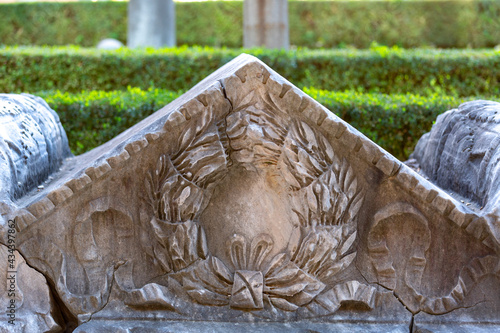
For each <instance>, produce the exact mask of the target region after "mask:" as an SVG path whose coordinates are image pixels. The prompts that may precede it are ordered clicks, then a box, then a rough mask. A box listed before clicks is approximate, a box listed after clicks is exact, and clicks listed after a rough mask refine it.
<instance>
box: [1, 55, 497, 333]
mask: <svg viewBox="0 0 500 333" xmlns="http://www.w3.org/2000/svg"><path fill="white" fill-rule="evenodd" d="M210 80H211V81H210ZM210 80H209V82H208V81H205V82H202V83H200V85H198V86H197V87H195V88H193V90H192V91H190V92H188V93H187V94H186V95H185V96H184V97H181V98H180V99H179V100H178V101H175V102H173V103H172V104H171V105H170V106H167V107H166V108H164V109H162V110H160V111H158V112H157V113H156V114H155V115H153V116H151V117H150V118H148V119H146V120H145V121H143V122H142V123H140V124H138V125H137V126H135V127H133V128H131V129H130V130H128V131H126V132H125V133H123V134H121V135H120V136H119V137H117V138H115V139H114V140H112V141H111V142H109V143H108V144H106V145H105V146H102V147H98V148H96V149H95V150H94V151H92V152H90V153H89V154H87V155H83V156H78V157H75V158H73V159H70V160H67V161H66V162H65V164H64V165H63V166H62V168H61V171H60V173H59V174H57V175H54V181H53V182H52V183H51V184H49V185H48V188H47V191H46V192H43V193H34V194H32V195H31V196H30V197H26V198H23V199H22V200H19V201H17V202H16V206H11V207H10V208H9V212H14V213H12V214H11V213H9V214H11V215H8V214H7V213H5V216H7V217H9V218H15V219H16V221H17V224H18V228H17V232H18V236H19V238H18V248H19V249H20V251H21V253H22V254H23V255H24V257H25V258H26V260H27V262H28V263H30V265H32V266H33V267H35V268H36V269H37V270H38V271H39V272H41V273H42V274H43V275H45V277H46V278H47V281H48V284H49V285H50V287H51V289H52V293H53V294H54V295H57V297H58V299H59V300H60V302H59V304H60V305H59V311H60V312H61V316H62V317H63V320H60V321H61V322H60V323H58V324H59V325H61V327H64V326H66V327H73V328H76V329H75V331H76V332H101V331H112V329H114V328H116V327H120V328H121V329H123V330H134V329H135V330H147V331H152V332H164V331H168V330H173V331H186V330H200V331H203V330H205V331H210V330H213V331H225V330H231V328H228V327H226V326H225V325H227V323H228V322H237V323H238V324H241V325H243V326H241V327H242V329H243V330H256V331H259V330H261V331H262V330H263V331H270V330H283V326H280V325H285V323H287V324H286V325H291V326H290V327H291V328H290V329H291V330H296V331H300V330H303V329H311V330H316V331H331V330H344V331H348V330H358V331H360V330H362V331H372V332H380V331H393V332H400V331H401V332H405V331H408V330H411V331H413V332H416V331H418V330H427V331H433V330H438V328H439V327H441V326H442V325H445V326H447V327H449V329H448V330H447V331H450V332H451V331H453V330H454V329H456V328H457V327H462V326H463V325H472V326H471V327H472V328H473V329H478V330H479V329H484V328H485V327H494V328H498V327H500V322H499V320H500V318H499V316H498V312H497V311H496V310H495V309H498V310H499V311H500V299H498V297H496V296H495V295H497V294H498V292H500V261H499V256H498V253H499V248H500V247H499V242H498V238H496V236H495V232H494V230H493V229H492V228H491V226H492V225H497V224H498V219H497V220H494V221H491V220H489V224H488V223H482V222H480V221H482V220H481V219H482V215H481V212H480V210H479V209H477V208H478V207H475V206H474V207H472V206H471V207H470V206H469V205H466V204H462V203H461V202H460V197H458V196H456V195H455V194H452V195H450V194H449V193H446V192H445V191H443V190H441V189H440V188H439V187H437V186H436V185H433V184H432V183H430V182H428V181H427V180H425V179H424V178H423V177H422V176H420V175H419V174H418V173H416V172H414V171H412V170H411V169H410V168H408V167H407V166H405V165H404V164H402V163H401V162H399V161H397V160H396V159H395V158H393V157H392V156H391V155H389V154H388V153H386V152H385V151H383V150H382V149H381V148H379V147H378V146H376V145H375V144H374V143H372V142H371V141H369V140H368V139H367V138H365V137H364V136H363V135H362V134H360V133H359V132H357V131H356V130H355V129H353V128H352V127H350V126H349V125H347V124H345V123H344V122H343V121H342V120H340V119H338V118H336V117H335V116H333V115H332V114H331V113H329V112H328V111H326V110H325V109H324V108H323V107H322V106H320V105H319V104H318V103H316V102H315V101H313V100H312V99H311V98H309V97H308V96H306V95H305V94H303V93H302V92H301V91H300V90H298V89H296V88H294V87H293V86H292V85H290V84H289V83H288V82H287V81H286V80H284V79H283V78H281V77H279V76H278V75H277V74H276V73H274V72H273V71H272V70H271V69H269V68H268V67H266V66H265V65H264V64H262V63H261V62H259V61H258V60H255V59H254V58H252V57H249V56H241V57H239V58H237V59H236V60H234V61H233V62H232V63H230V64H228V65H227V66H226V67H225V68H223V69H221V70H220V72H217V73H216V74H214V76H212V77H211V79H210ZM490 169H491V168H490ZM454 313H458V314H459V315H456V316H454ZM200 321H202V322H206V323H207V324H206V326H203V325H202V326H196V325H198V324H197V322H200ZM471 323H472V324H471ZM276 325H277V326H276ZM304 325H305V326H304ZM440 325H441V326H440ZM287 327H288V326H287ZM439 329H440V328H439ZM445 331H446V330H445Z"/></svg>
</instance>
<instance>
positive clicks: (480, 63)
mask: <svg viewBox="0 0 500 333" xmlns="http://www.w3.org/2000/svg"><path fill="white" fill-rule="evenodd" d="M241 52H247V53H250V54H253V55H255V56H256V57H258V58H260V59H261V60H262V61H263V62H264V63H266V64H267V65H269V66H270V67H271V68H273V69H274V70H275V71H277V72H278V73H280V74H281V75H282V76H283V77H285V78H287V79H288V80H290V81H291V82H292V83H293V84H295V85H297V86H299V87H315V88H317V89H325V90H336V91H339V90H346V89H347V90H358V91H363V92H380V93H385V94H398V93H399V94H400V93H403V94H404V93H407V92H410V93H414V94H421V95H430V94H435V93H440V94H448V95H455V96H474V95H485V96H492V95H500V50H497V51H495V50H492V49H490V50H429V49H413V50H406V49H401V48H398V47H391V48H389V47H386V46H380V45H378V44H375V43H374V44H372V47H371V49H368V50H355V49H342V50H338V49H337V50H309V49H298V50H294V51H280V50H266V49H251V50H242V49H225V48H222V49H213V48H209V47H204V48H202V47H181V48H170V49H140V50H130V49H127V48H123V49H120V50H116V51H100V50H96V49H85V48H79V47H45V48H41V47H5V48H0V92H35V91H42V90H54V89H59V90H62V91H67V92H77V91H80V90H82V89H84V90H120V89H125V88H126V87H127V86H132V87H139V88H141V89H148V88H149V87H157V88H161V89H168V90H174V91H177V90H187V89H189V88H191V87H192V86H194V85H195V84H196V83H197V82H199V81H201V80H202V79H204V78H205V77H206V76H208V75H209V74H211V73H212V72H213V71H215V70H216V69H218V68H219V67H221V66H222V65H224V64H225V63H227V62H229V61H230V60H231V59H233V58H234V57H236V56H237V55H238V54H240V53H241Z"/></svg>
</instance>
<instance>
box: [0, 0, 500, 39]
mask: <svg viewBox="0 0 500 333" xmlns="http://www.w3.org/2000/svg"><path fill="white" fill-rule="evenodd" d="M176 17H177V18H176V26H177V43H178V44H179V45H184V44H188V45H208V46H226V47H241V46H242V42H243V32H242V27H243V1H206V2H178V3H176ZM498 17H500V1H498V0H449V1H289V23H290V41H291V44H292V45H297V46H303V47H310V48H315V47H328V48H329V47H345V46H354V47H358V48H366V47H368V46H369V45H370V44H371V43H372V42H373V41H376V42H378V43H381V44H384V45H389V46H393V45H398V46H401V47H405V48H409V47H422V46H431V47H440V48H449V47H453V48H463V47H473V48H484V47H493V46H495V45H497V44H500V20H499V19H498ZM0 22H2V24H1V25H0V44H4V45H66V44H75V45H81V46H95V45H97V43H98V42H99V41H100V40H102V39H104V38H116V39H118V40H120V41H122V42H126V34H127V3H126V2H106V1H99V2H95V3H94V2H73V3H17V4H3V5H0Z"/></svg>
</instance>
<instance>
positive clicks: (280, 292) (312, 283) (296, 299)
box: [264, 254, 325, 311]
mask: <svg viewBox="0 0 500 333" xmlns="http://www.w3.org/2000/svg"><path fill="white" fill-rule="evenodd" d="M264 283H265V285H264V293H265V294H267V295H268V296H269V298H270V299H271V302H272V303H273V304H274V305H275V306H277V307H278V308H280V309H283V310H287V311H294V310H296V309H297V307H298V306H302V305H304V304H307V303H309V302H310V301H311V300H312V299H314V297H316V295H318V294H319V293H320V292H321V291H322V290H323V288H324V287H325V285H324V284H323V283H322V282H320V281H319V280H317V279H316V278H314V277H313V276H311V275H309V274H307V273H306V272H304V271H303V270H301V269H300V268H299V267H297V265H295V264H294V263H293V262H291V261H290V260H289V259H288V258H286V256H284V255H283V254H279V255H277V256H276V257H274V258H273V260H271V263H270V265H269V267H268V269H267V272H266V273H265V277H264ZM277 299H280V300H277ZM290 304H293V305H294V306H290Z"/></svg>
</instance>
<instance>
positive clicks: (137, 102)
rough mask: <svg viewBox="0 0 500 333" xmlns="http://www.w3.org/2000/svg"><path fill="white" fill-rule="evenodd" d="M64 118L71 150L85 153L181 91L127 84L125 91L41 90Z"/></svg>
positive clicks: (40, 94)
mask: <svg viewBox="0 0 500 333" xmlns="http://www.w3.org/2000/svg"><path fill="white" fill-rule="evenodd" d="M36 95H37V96H40V97H42V98H43V99H44V100H45V101H46V102H47V103H48V104H49V105H50V107H51V108H52V109H54V110H55V111H56V112H57V113H58V115H59V118H60V119H61V123H62V124H63V127H64V129H65V131H66V134H67V135H68V140H69V144H70V148H71V151H72V152H73V153H74V154H76V155H79V154H82V153H84V152H86V151H88V150H90V149H91V148H94V147H97V146H99V145H101V144H104V143H106V142H107V141H109V140H111V139H112V138H114V137H115V136H117V135H118V134H120V133H121V132H123V131H124V130H126V129H127V128H129V127H131V126H133V125H135V124H136V123H138V122H139V121H141V120H142V119H144V118H146V117H147V116H149V115H150V114H152V113H153V112H155V111H157V110H159V109H160V108H162V107H163V106H165V105H166V104H168V103H170V102H172V101H173V100H174V99H176V98H177V97H179V96H180V95H181V93H179V92H173V91H166V90H159V89H153V88H151V89H147V90H141V89H139V88H131V87H128V88H127V90H126V91H81V92H79V93H76V94H71V93H67V92H61V91H45V92H39V93H37V94H36Z"/></svg>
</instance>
